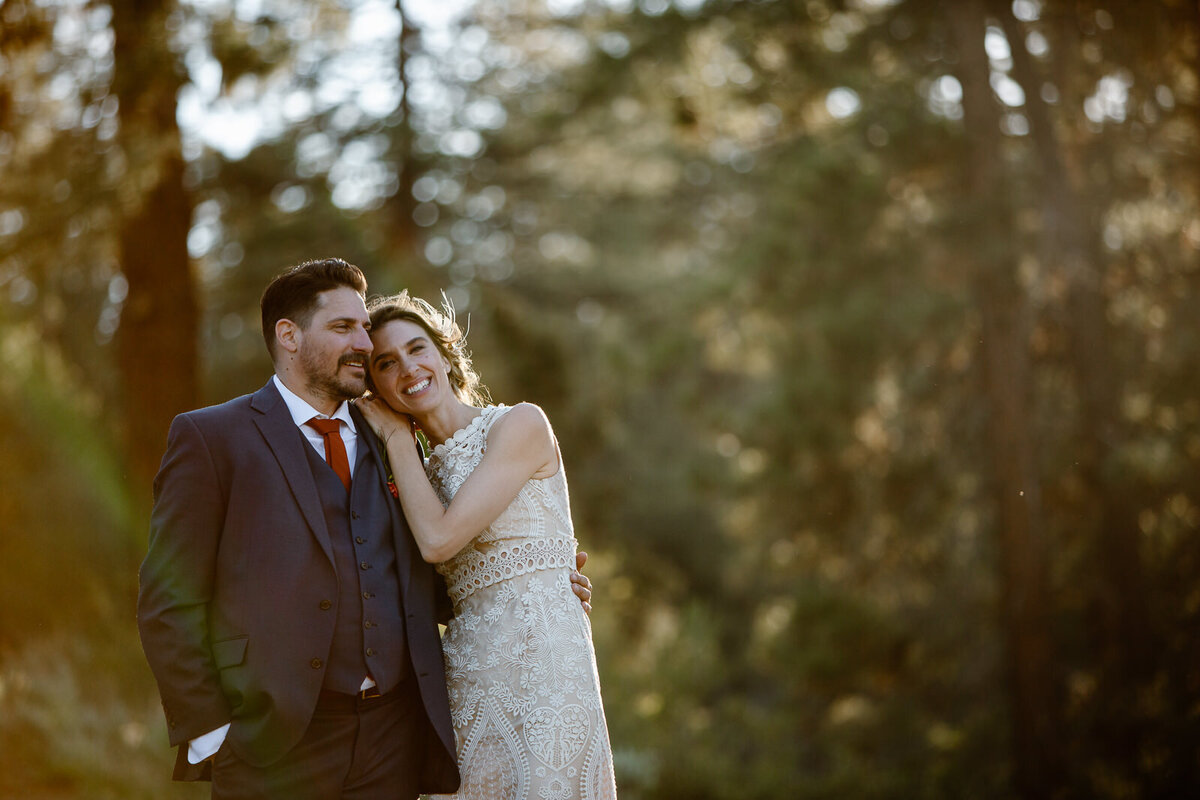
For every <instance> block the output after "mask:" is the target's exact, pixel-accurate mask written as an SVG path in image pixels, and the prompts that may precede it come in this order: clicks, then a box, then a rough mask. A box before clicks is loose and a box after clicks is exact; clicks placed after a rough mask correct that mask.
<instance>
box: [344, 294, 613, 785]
mask: <svg viewBox="0 0 1200 800" xmlns="http://www.w3.org/2000/svg"><path fill="white" fill-rule="evenodd" d="M368 312H369V314H370V318H371V340H372V342H373V344H374V350H373V351H372V354H371V361H370V370H369V374H370V384H371V388H372V395H370V396H368V397H366V398H364V399H362V400H359V401H358V404H359V407H360V408H361V409H362V411H363V414H364V415H365V416H366V418H367V420H368V421H369V422H370V424H371V425H372V426H373V427H374V428H375V429H376V431H377V432H378V433H379V435H380V438H382V439H383V441H384V442H385V444H386V448H387V453H388V458H389V460H390V462H391V468H392V475H393V478H394V481H395V491H396V494H397V496H398V497H399V499H400V503H401V504H402V505H403V507H404V514H405V516H406V517H407V518H408V522H409V525H410V526H411V528H412V531H413V536H414V537H415V539H416V541H417V543H418V545H419V546H420V548H421V554H422V556H423V557H424V558H425V560H426V561H430V562H434V563H436V564H437V565H438V567H437V569H438V571H439V572H440V573H441V574H442V575H443V576H445V578H446V584H447V588H448V589H449V592H450V596H451V598H452V599H453V601H454V619H453V620H452V621H451V622H450V625H449V627H448V629H447V631H446V636H445V638H444V640H443V649H444V650H445V655H446V683H447V686H448V688H449V690H450V708H451V714H452V717H453V720H454V727H455V734H456V737H457V740H458V760H459V768H460V770H461V772H462V786H461V788H460V789H459V793H458V794H457V795H456V797H460V798H469V799H470V800H475V799H476V798H478V800H498V799H499V798H506V799H509V800H525V799H526V798H529V800H535V799H537V800H541V798H582V799H583V800H600V799H601V798H615V797H616V786H615V783H614V780H613V770H612V753H611V749H610V747H609V741H608V730H607V728H606V725H605V721H604V708H603V706H602V705H601V701H600V684H599V680H598V678H597V675H596V663H595V654H594V651H593V649H592V640H591V629H590V627H589V625H588V621H587V617H586V615H585V612H584V609H583V607H582V605H581V604H580V603H579V602H578V601H577V600H575V599H574V595H572V594H571V589H570V582H569V574H570V572H571V569H572V567H573V565H574V563H575V544H576V543H575V538H574V533H573V530H572V526H571V516H570V508H569V502H568V495H567V482H566V478H565V476H564V474H563V465H562V460H561V458H560V456H559V451H558V445H557V442H556V440H555V438H554V433H553V431H552V430H551V428H550V423H549V422H548V421H547V420H546V417H545V415H544V414H543V413H542V410H541V409H540V408H538V407H537V406H535V405H531V404H529V403H521V404H519V405H516V406H512V407H508V406H504V405H490V404H488V403H487V399H486V390H485V389H483V387H482V386H481V385H480V383H479V378H478V376H477V375H476V374H475V371H474V369H473V368H472V366H471V361H470V357H469V355H468V353H467V351H466V348H465V342H464V340H463V334H462V332H461V331H460V330H459V328H458V326H457V325H456V324H455V322H454V316H453V310H452V309H451V308H450V307H449V306H447V307H446V313H445V314H443V313H440V312H439V311H437V310H436V309H435V308H433V306H431V305H429V304H428V303H426V302H425V301H423V300H420V299H418V298H413V297H410V296H409V295H408V293H407V292H404V293H401V294H399V295H395V296H392V297H386V298H377V299H375V300H373V301H372V302H371V303H370V304H369V306H368ZM418 429H419V430H420V431H421V432H422V433H424V435H425V437H426V439H427V440H428V442H429V444H430V446H432V448H433V452H432V453H431V454H430V456H429V458H428V460H427V461H424V463H423V461H422V457H421V455H420V452H419V449H418V448H417V447H414V434H415V431H416V430H418Z"/></svg>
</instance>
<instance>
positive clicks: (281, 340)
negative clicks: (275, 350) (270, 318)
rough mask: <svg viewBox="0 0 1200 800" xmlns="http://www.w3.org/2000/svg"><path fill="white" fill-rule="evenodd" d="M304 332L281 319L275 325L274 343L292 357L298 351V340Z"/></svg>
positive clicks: (289, 321)
mask: <svg viewBox="0 0 1200 800" xmlns="http://www.w3.org/2000/svg"><path fill="white" fill-rule="evenodd" d="M303 337H304V331H302V330H300V326H299V325H297V324H296V323H295V322H292V321H291V320H290V319H281V320H279V321H278V322H276V323H275V343H276V344H278V345H279V346H280V347H281V348H283V349H284V350H286V351H287V352H289V353H292V354H293V355H294V354H295V353H296V352H297V351H299V350H300V340H301V339H302V338H303Z"/></svg>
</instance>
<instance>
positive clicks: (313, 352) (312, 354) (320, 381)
mask: <svg viewBox="0 0 1200 800" xmlns="http://www.w3.org/2000/svg"><path fill="white" fill-rule="evenodd" d="M368 324H369V321H368V318H367V308H366V305H364V303H363V299H362V297H361V296H359V294H358V292H356V291H354V290H353V289H351V288H350V287H348V286H342V287H338V288H337V289H330V290H329V291H326V292H321V294H319V295H318V296H317V310H316V312H314V313H313V316H312V320H311V321H310V322H309V323H308V326H307V327H306V328H301V329H300V332H299V335H298V337H297V339H298V341H299V344H300V349H299V350H298V352H297V355H298V356H299V360H300V371H301V377H302V379H303V380H304V384H305V386H306V387H307V388H308V390H309V391H310V392H311V393H312V394H313V395H315V396H316V397H318V398H325V399H327V400H330V401H333V402H335V403H341V402H342V401H343V400H349V399H351V398H354V397H359V396H360V395H362V393H363V392H364V391H366V388H367V385H366V374H367V368H366V364H367V358H368V356H370V355H371V337H370V336H368V335H367V326H368Z"/></svg>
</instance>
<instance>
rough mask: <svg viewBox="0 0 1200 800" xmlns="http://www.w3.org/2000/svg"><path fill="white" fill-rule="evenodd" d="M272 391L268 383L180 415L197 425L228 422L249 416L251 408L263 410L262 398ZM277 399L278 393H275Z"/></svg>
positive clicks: (267, 396)
mask: <svg viewBox="0 0 1200 800" xmlns="http://www.w3.org/2000/svg"><path fill="white" fill-rule="evenodd" d="M271 389H273V387H272V386H271V384H270V383H269V382H268V383H267V385H266V386H264V387H263V388H262V389H259V390H258V391H257V392H253V393H251V394H243V395H241V396H239V397H235V398H233V399H232V400H226V401H225V402H223V403H217V404H215V405H211V406H204V407H203V408H197V409H195V410H193V411H185V412H184V413H182V414H180V415H179V416H180V417H184V418H186V419H188V420H190V421H191V422H194V423H195V424H197V425H202V426H203V425H209V424H212V423H214V422H228V421H230V420H232V419H236V418H240V417H245V416H247V415H249V414H250V413H251V411H252V409H253V408H263V406H264V402H263V401H264V398H269V394H267V393H268V392H270V390H271ZM275 396H276V397H278V393H277V392H276V393H275Z"/></svg>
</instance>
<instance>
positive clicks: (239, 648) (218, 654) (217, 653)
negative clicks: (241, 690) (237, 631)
mask: <svg viewBox="0 0 1200 800" xmlns="http://www.w3.org/2000/svg"><path fill="white" fill-rule="evenodd" d="M249 641H250V637H249V636H235V637H234V638H232V639H222V640H221V641H219V642H213V643H212V654H213V661H214V662H216V664H217V669H225V668H226V667H235V666H237V665H238V664H241V663H242V661H244V660H245V658H246V643H247V642H249Z"/></svg>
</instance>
